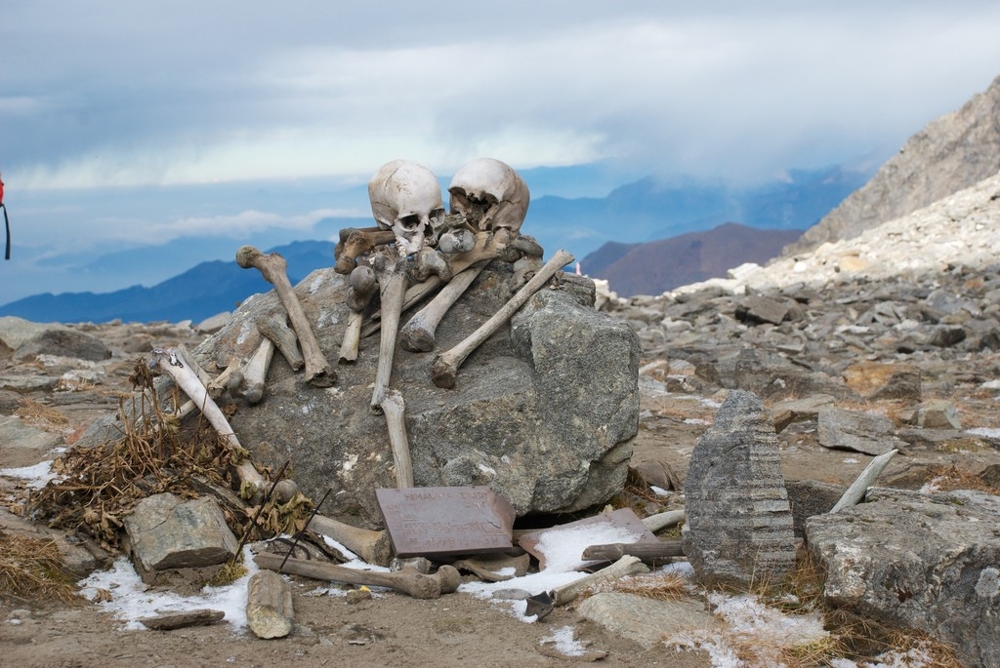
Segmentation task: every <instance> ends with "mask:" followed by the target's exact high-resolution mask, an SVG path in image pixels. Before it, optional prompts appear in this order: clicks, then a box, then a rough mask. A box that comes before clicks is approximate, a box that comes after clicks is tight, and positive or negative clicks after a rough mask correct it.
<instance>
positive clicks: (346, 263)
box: [333, 227, 396, 275]
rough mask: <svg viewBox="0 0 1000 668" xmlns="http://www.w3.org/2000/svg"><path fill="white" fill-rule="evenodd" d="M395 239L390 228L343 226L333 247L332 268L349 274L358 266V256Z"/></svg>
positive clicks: (339, 272) (340, 272)
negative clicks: (333, 262)
mask: <svg viewBox="0 0 1000 668" xmlns="http://www.w3.org/2000/svg"><path fill="white" fill-rule="evenodd" d="M395 240H396V235H395V234H393V232H392V230H383V229H382V228H381V227H345V228H343V229H341V230H340V241H338V242H337V245H336V246H334V247H333V256H334V258H335V259H336V264H334V265H333V270H334V271H335V272H337V273H338V274H345V275H346V274H350V273H351V272H352V271H354V268H355V267H357V266H358V261H357V258H358V256H360V255H364V254H366V253H370V252H371V251H372V250H374V249H375V248H377V247H378V246H384V245H386V244H391V243H392V242H393V241H395Z"/></svg>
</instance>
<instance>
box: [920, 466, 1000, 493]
mask: <svg viewBox="0 0 1000 668" xmlns="http://www.w3.org/2000/svg"><path fill="white" fill-rule="evenodd" d="M929 475H930V482H931V484H933V485H934V488H935V489H936V490H938V491H941V492H952V491H955V490H957V489H971V490H976V491H979V492H986V493H987V494H996V493H997V491H998V490H997V489H996V488H995V487H993V486H992V485H989V484H987V483H986V482H985V481H984V480H983V479H982V478H981V477H980V476H978V475H976V474H975V473H971V472H969V471H963V470H962V469H960V468H958V467H957V466H955V465H954V464H951V465H950V466H939V467H935V468H933V469H931V470H930V471H929Z"/></svg>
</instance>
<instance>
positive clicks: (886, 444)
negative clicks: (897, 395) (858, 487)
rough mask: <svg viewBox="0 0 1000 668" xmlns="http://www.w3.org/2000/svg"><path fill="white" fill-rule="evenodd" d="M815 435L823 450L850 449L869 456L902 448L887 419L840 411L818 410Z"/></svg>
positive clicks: (837, 409) (869, 414)
mask: <svg viewBox="0 0 1000 668" xmlns="http://www.w3.org/2000/svg"><path fill="white" fill-rule="evenodd" d="M817 434H818V437H819V443H820V445H822V446H823V447H824V448H832V449H836V450H854V451H855V452H863V453H864V454H866V455H873V456H875V455H882V454H885V453H886V452H889V451H890V450H895V449H901V447H900V446H902V445H903V441H902V440H901V439H899V438H897V437H896V429H895V426H894V425H893V424H892V421H891V420H889V419H888V418H886V417H882V416H881V415H875V414H873V413H862V412H860V411H850V410H844V409H841V408H833V407H829V408H821V409H820V411H819V414H818V427H817Z"/></svg>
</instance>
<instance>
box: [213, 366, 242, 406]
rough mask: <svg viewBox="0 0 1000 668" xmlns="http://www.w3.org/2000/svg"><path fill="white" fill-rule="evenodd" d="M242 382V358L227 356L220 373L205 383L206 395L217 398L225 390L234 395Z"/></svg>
mask: <svg viewBox="0 0 1000 668" xmlns="http://www.w3.org/2000/svg"><path fill="white" fill-rule="evenodd" d="M242 384H243V360H241V359H240V358H239V357H237V356H236V355H231V356H230V357H229V362H228V363H227V364H226V368H225V369H223V371H222V373H220V374H219V375H218V376H216V377H215V378H213V379H212V380H210V381H209V382H208V383H205V386H206V387H207V388H208V396H210V397H212V398H213V399H218V398H219V397H221V396H222V395H223V394H225V393H226V392H229V393H230V394H232V395H234V396H235V393H236V390H238V389H239V387H240V385H242Z"/></svg>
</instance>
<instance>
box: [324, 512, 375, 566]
mask: <svg viewBox="0 0 1000 668" xmlns="http://www.w3.org/2000/svg"><path fill="white" fill-rule="evenodd" d="M309 528H310V529H312V530H313V531H315V532H316V533H318V534H322V535H324V536H329V537H330V538H332V539H333V540H335V541H337V542H338V543H340V544H341V545H343V546H344V547H346V548H347V549H348V550H350V551H351V552H353V553H354V554H356V555H358V556H359V557H361V559H363V560H364V561H365V562H366V563H369V564H372V565H374V566H388V565H389V561H390V559H391V557H392V539H391V538H390V537H389V532H388V531H372V530H371V529H362V528H360V527H355V526H351V525H350V524H344V523H343V522H338V521H337V520H335V519H331V518H329V517H326V516H324V515H314V516H313V518H312V521H311V522H309Z"/></svg>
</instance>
